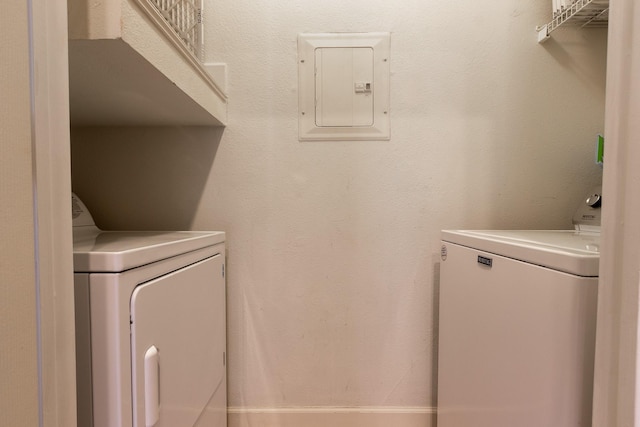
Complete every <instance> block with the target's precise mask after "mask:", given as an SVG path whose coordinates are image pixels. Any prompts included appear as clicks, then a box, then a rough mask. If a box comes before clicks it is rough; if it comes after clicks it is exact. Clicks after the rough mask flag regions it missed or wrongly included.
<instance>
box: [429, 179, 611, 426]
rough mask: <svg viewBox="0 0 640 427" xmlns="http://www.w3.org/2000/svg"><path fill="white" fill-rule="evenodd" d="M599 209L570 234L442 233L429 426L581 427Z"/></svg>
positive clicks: (584, 209) (589, 378) (586, 403)
mask: <svg viewBox="0 0 640 427" xmlns="http://www.w3.org/2000/svg"><path fill="white" fill-rule="evenodd" d="M600 203H601V198H600V189H599V188H598V189H596V190H595V191H594V193H593V194H590V195H589V197H588V198H587V200H586V203H585V204H584V206H581V207H580V208H579V209H578V212H577V213H576V215H575V216H574V223H575V224H576V229H575V230H559V231H535V230H525V231H504V230H502V231H469V230H467V231H465V230H454V231H447V230H445V231H443V232H442V249H441V258H442V263H441V267H440V268H441V270H440V305H439V319H440V322H439V345H438V427H514V426H518V427H540V426H557V427H569V426H571V427H587V426H591V401H592V389H593V363H594V351H595V323H596V300H597V285H598V263H599V251H598V246H599V240H600V233H599V224H600Z"/></svg>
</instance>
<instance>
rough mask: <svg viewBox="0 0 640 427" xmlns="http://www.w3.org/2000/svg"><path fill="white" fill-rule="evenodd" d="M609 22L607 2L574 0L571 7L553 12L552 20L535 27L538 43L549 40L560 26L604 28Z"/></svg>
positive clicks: (603, 0)
mask: <svg viewBox="0 0 640 427" xmlns="http://www.w3.org/2000/svg"><path fill="white" fill-rule="evenodd" d="M608 20H609V0H575V1H574V3H572V4H571V6H569V7H566V8H563V9H562V10H558V11H554V14H553V19H552V20H551V21H550V22H548V23H547V24H545V25H540V26H538V27H536V31H537V32H538V43H544V42H545V41H547V40H549V38H550V37H551V33H552V32H553V31H554V30H555V29H557V28H558V27H560V26H562V25H565V24H566V25H579V26H582V27H601V28H602V27H606V26H607V23H608Z"/></svg>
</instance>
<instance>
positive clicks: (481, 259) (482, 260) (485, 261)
mask: <svg viewBox="0 0 640 427" xmlns="http://www.w3.org/2000/svg"><path fill="white" fill-rule="evenodd" d="M478 264H482V265H486V266H487V267H491V266H492V265H493V259H491V258H487V257H484V256H482V255H478Z"/></svg>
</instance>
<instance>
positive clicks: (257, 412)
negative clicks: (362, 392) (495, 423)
mask: <svg viewBox="0 0 640 427" xmlns="http://www.w3.org/2000/svg"><path fill="white" fill-rule="evenodd" d="M435 425H436V408H434V407H379V406H373V407H370V406H367V407H333V406H321V407H293V408H250V407H229V409H228V426H229V427H255V426H260V427H300V426H304V427H327V426H331V427H389V426H393V427H435Z"/></svg>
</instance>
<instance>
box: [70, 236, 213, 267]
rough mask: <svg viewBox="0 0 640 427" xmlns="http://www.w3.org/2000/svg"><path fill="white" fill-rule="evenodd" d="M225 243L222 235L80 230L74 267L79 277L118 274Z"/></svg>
mask: <svg viewBox="0 0 640 427" xmlns="http://www.w3.org/2000/svg"><path fill="white" fill-rule="evenodd" d="M224 240H225V234H224V232H221V231H207V232H204V231H101V230H99V229H97V228H95V227H77V228H76V229H74V233H73V267H74V270H75V272H76V273H79V272H92V273H93V272H107V273H117V272H121V271H125V270H129V269H131V268H135V267H139V266H141V265H145V264H150V263H152V262H156V261H160V260H163V259H167V258H171V257H174V256H177V255H181V254H184V253H187V252H191V251H195V250H197V249H202V248H205V247H208V246H213V245H216V244H218V243H222V242H224Z"/></svg>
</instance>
